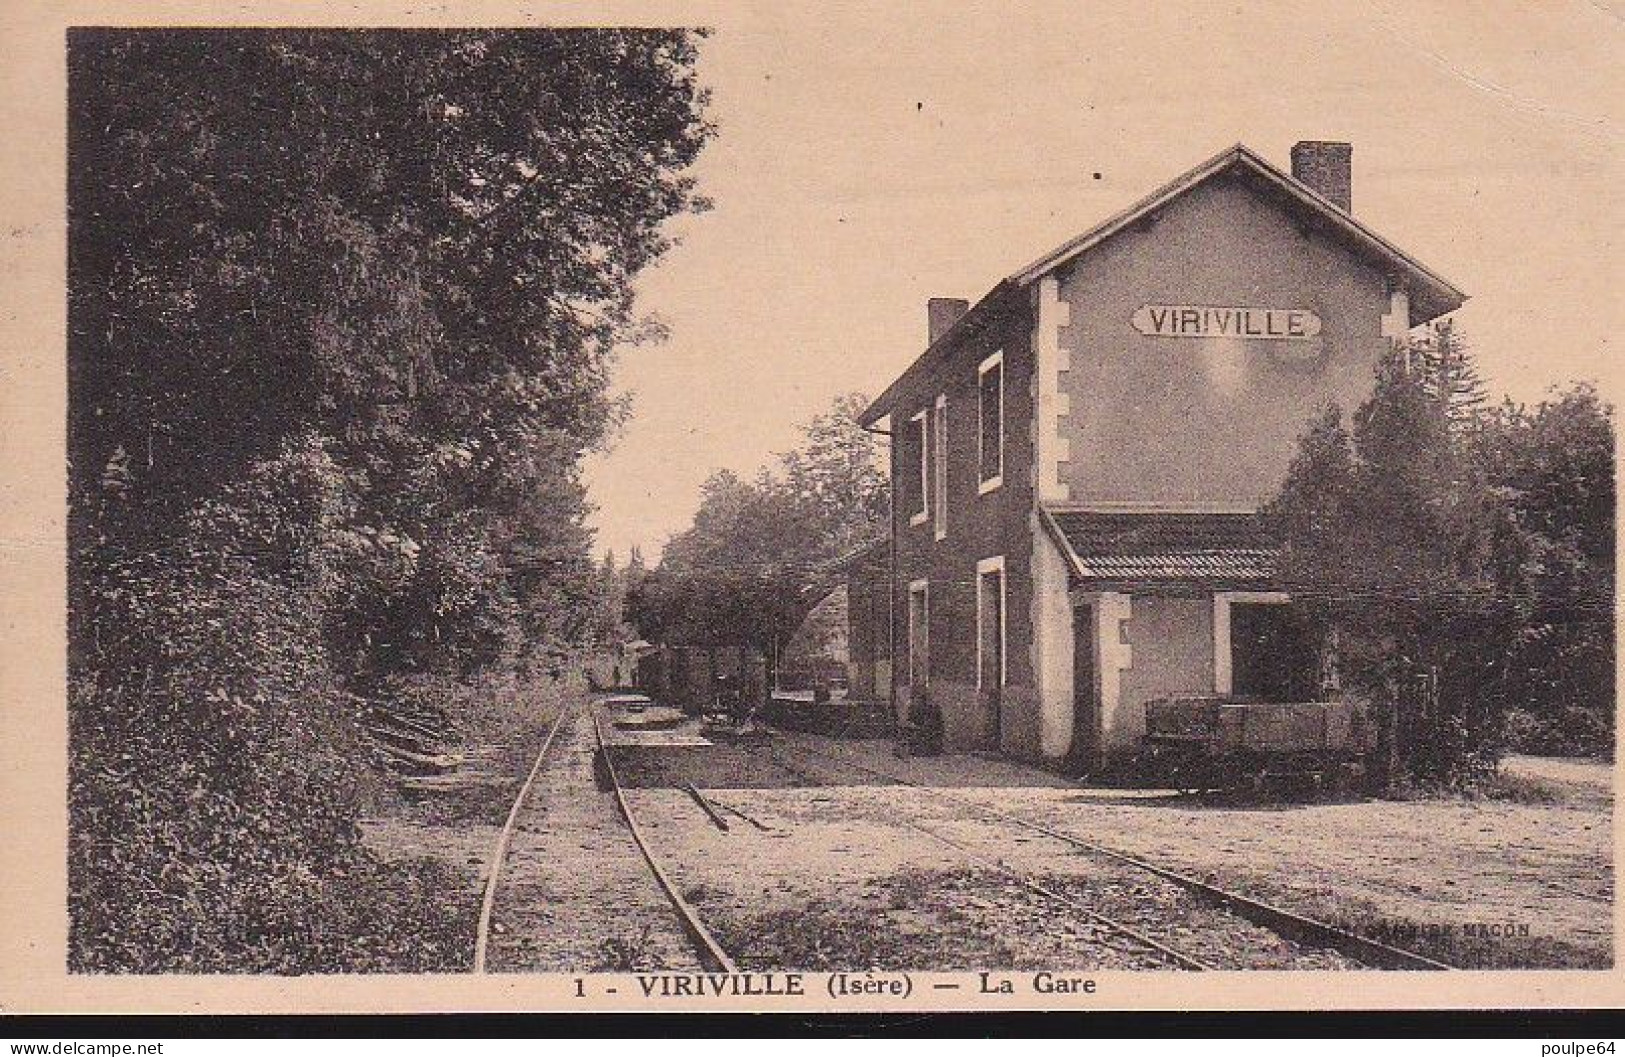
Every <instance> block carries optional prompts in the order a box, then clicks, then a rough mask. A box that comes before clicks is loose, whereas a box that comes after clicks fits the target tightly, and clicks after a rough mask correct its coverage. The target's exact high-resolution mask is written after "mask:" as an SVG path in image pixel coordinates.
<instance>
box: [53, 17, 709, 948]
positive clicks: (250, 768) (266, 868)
mask: <svg viewBox="0 0 1625 1057" xmlns="http://www.w3.org/2000/svg"><path fill="white" fill-rule="evenodd" d="M694 61H695V39H694V35H693V34H690V33H687V32H683V31H647V32H643V31H625V32H623V31H580V32H572V31H545V32H542V31H538V32H519V31H513V32H502V31H499V32H447V33H441V32H397V31H360V32H352V31H291V30H290V31H193V30H164V31H156V30H155V31H133V32H132V31H121V30H102V29H97V30H76V31H74V32H73V33H71V34H70V39H69V69H70V82H69V84H70V92H69V115H70V120H69V126H70V129H69V132H70V165H69V183H70V187H69V202H70V224H69V241H70V270H69V303H70V312H69V342H68V352H69V364H68V367H69V431H68V453H69V460H70V466H69V481H68V484H69V525H68V530H69V531H68V534H69V563H70V569H69V573H70V575H69V583H70V597H69V686H70V695H69V722H70V738H71V760H70V805H69V806H70V847H69V856H70V861H69V882H70V884H69V910H70V913H71V926H70V962H71V964H72V966H73V967H74V968H75V969H78V970H83V971H260V972H284V973H286V972H310V971H325V970H340V969H344V970H383V969H393V970H411V969H422V968H450V967H455V966H456V965H458V964H459V960H460V959H461V958H463V957H465V956H466V953H467V951H466V948H467V945H468V942H469V936H470V935H471V930H470V927H469V926H470V922H468V921H466V920H463V919H464V918H466V917H467V916H468V915H467V913H466V911H467V907H466V905H465V904H466V902H467V900H466V899H465V898H464V896H463V895H462V894H461V889H460V888H459V887H458V884H457V883H456V882H454V881H452V880H451V879H449V878H447V877H446V876H445V875H444V874H443V873H442V872H440V871H437V870H435V869H434V868H431V867H429V866H427V865H423V864H418V865H412V864H401V865H387V864H384V863H380V862H377V861H375V860H373V859H372V858H370V857H369V856H368V855H367V853H366V852H365V850H364V849H363V847H362V844H361V842H360V839H359V838H360V835H359V833H358V830H357V826H356V820H357V819H358V817H360V815H361V813H362V812H363V811H364V810H365V809H366V808H367V805H368V804H369V803H371V802H373V800H374V799H375V798H376V797H378V796H380V795H381V788H380V783H381V780H382V771H381V768H380V766H379V765H378V754H377V748H376V746H374V745H373V744H372V743H370V742H369V741H368V740H367V737H366V734H365V731H364V729H363V724H362V723H361V722H360V721H359V720H360V718H361V716H362V715H363V713H364V712H368V711H370V710H371V708H372V706H377V705H388V704H389V703H390V699H391V696H392V695H393V694H394V693H395V692H396V691H397V690H398V689H399V687H400V686H402V685H403V680H416V682H417V685H419V686H420V688H423V690H424V692H425V693H426V694H429V695H433V694H434V693H435V692H436V691H437V690H438V691H439V692H441V693H447V692H449V691H452V690H454V689H455V688H457V687H458V686H459V685H460V684H463V683H466V682H467V681H469V680H473V679H476V678H478V677H480V676H481V675H482V674H483V673H488V672H490V671H492V670H500V669H502V668H503V667H505V666H509V665H512V664H514V663H515V662H516V661H517V660H518V659H519V657H520V655H521V654H523V653H525V652H530V651H535V652H540V653H543V654H552V655H555V656H556V655H561V654H563V653H564V652H566V651H568V649H569V648H571V646H572V645H574V644H577V643H580V642H581V641H583V640H584V639H587V638H589V637H590V636H591V635H592V634H593V633H594V630H595V629H594V626H593V620H594V619H595V617H594V615H595V614H596V613H597V612H598V609H599V607H598V606H597V604H596V601H597V600H596V599H595V598H594V597H593V595H594V591H595V589H596V584H597V581H596V578H595V576H594V571H593V568H592V563H591V561H590V558H589V549H590V535H589V533H588V531H587V529H586V528H585V525H584V518H585V514H586V501H585V492H584V490H583V487H582V484H581V481H580V476H579V467H580V461H581V458H582V455H583V453H584V452H585V451H586V450H588V449H590V448H592V447H593V446H594V445H597V444H599V443H601V442H602V441H603V440H604V439H605V437H606V436H607V435H608V432H609V431H610V429H611V428H612V427H613V425H614V423H615V421H616V419H617V416H618V415H619V414H620V411H621V409H620V408H619V407H618V405H617V404H616V403H615V401H613V400H611V399H610V398H609V397H608V395H607V378H608V370H609V365H610V362H611V356H612V353H613V350H614V348H615V347H616V346H617V345H618V344H621V343H624V342H626V341H628V340H632V339H634V338H636V337H637V336H638V335H639V334H640V333H642V332H643V331H644V330H645V329H646V328H644V327H643V325H642V323H641V321H639V320H637V319H636V318H635V316H634V314H633V312H632V308H633V298H632V282H633V279H634V278H635V277H636V275H637V274H638V273H639V272H640V271H641V270H642V269H643V268H645V267H646V266H647V265H648V264H649V263H650V262H652V261H653V260H655V259H656V258H657V257H658V256H659V255H660V254H661V253H662V252H664V250H665V249H666V248H667V246H668V241H667V239H666V238H665V237H664V236H663V235H662V234H661V225H662V224H663V222H665V221H666V220H668V219H669V218H670V217H672V216H673V215H675V214H678V213H681V212H684V211H688V210H693V209H697V208H701V207H702V206H703V202H702V200H700V199H699V198H697V197H696V196H695V195H694V193H693V184H692V181H691V179H690V178H688V177H686V176H684V175H682V173H683V170H685V169H686V168H687V167H688V166H689V165H690V164H691V163H692V162H693V160H694V158H695V157H696V156H697V154H698V151H699V150H700V148H701V146H702V145H703V143H704V141H705V140H706V138H707V137H708V136H709V133H710V129H709V127H708V126H707V125H706V124H705V122H704V120H703V117H702V115H701V109H702V107H703V103H704V98H703V93H702V92H701V91H700V90H699V88H698V87H697V86H696V84H695V83H694V78H693V64H694Z"/></svg>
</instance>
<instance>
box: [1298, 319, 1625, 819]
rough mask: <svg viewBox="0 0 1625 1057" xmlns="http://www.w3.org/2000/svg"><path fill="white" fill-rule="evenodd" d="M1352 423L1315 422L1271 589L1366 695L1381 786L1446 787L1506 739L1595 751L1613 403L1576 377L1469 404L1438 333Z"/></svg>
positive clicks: (1477, 773) (1414, 348) (1461, 373)
mask: <svg viewBox="0 0 1625 1057" xmlns="http://www.w3.org/2000/svg"><path fill="white" fill-rule="evenodd" d="M1352 419H1353V422H1352V425H1353V428H1352V430H1350V429H1345V427H1344V424H1343V421H1344V420H1343V416H1342V413H1341V411H1340V410H1338V409H1336V408H1330V409H1328V410H1327V412H1326V413H1325V415H1324V416H1323V417H1322V418H1321V419H1320V420H1319V421H1318V422H1316V423H1315V424H1314V425H1313V427H1312V428H1311V429H1310V430H1309V432H1308V433H1307V434H1306V435H1305V437H1304V439H1303V442H1302V444H1301V446H1300V449H1299V452H1298V455H1297V457H1296V459H1295V461H1294V462H1293V464H1292V467H1291V469H1290V471H1289V474H1288V479H1287V481H1286V484H1285V486H1284V487H1283V489H1282V491H1281V493H1280V494H1279V495H1278V496H1277V497H1276V499H1275V500H1274V502H1273V503H1272V504H1271V506H1270V507H1269V514H1270V515H1271V517H1272V518H1273V520H1274V523H1275V525H1276V527H1277V529H1278V531H1279V532H1280V534H1281V537H1282V539H1283V541H1284V545H1283V548H1282V563H1281V566H1282V567H1281V577H1282V579H1283V581H1284V582H1285V583H1286V584H1287V586H1288V587H1289V589H1290V590H1291V591H1292V593H1293V596H1294V598H1295V599H1296V600H1297V601H1298V602H1299V604H1300V605H1301V606H1302V607H1303V609H1304V610H1305V612H1306V613H1307V614H1308V615H1309V616H1310V617H1311V618H1312V619H1313V621H1314V623H1315V624H1317V625H1318V629H1319V631H1320V633H1321V636H1322V641H1323V642H1324V643H1326V645H1327V646H1328V647H1330V648H1331V652H1333V653H1334V654H1335V656H1336V658H1337V666H1338V668H1339V669H1340V671H1341V674H1342V677H1343V680H1344V683H1345V686H1346V687H1347V689H1349V690H1352V691H1355V692H1359V693H1361V694H1363V695H1365V696H1366V697H1368V698H1369V699H1370V700H1372V701H1373V703H1374V706H1375V707H1374V712H1375V715H1376V718H1377V727H1378V742H1379V746H1378V752H1377V758H1376V764H1377V767H1376V768H1375V771H1376V773H1377V774H1378V775H1379V777H1380V779H1381V780H1382V781H1384V782H1386V783H1388V784H1390V785H1393V784H1396V783H1404V782H1410V783H1421V784H1423V785H1426V786H1430V787H1445V788H1462V787H1465V786H1469V785H1472V784H1474V783H1476V782H1479V781H1481V780H1482V779H1483V778H1485V777H1486V776H1488V775H1490V774H1492V773H1494V771H1495V768H1496V763H1497V760H1498V757H1499V754H1500V753H1501V752H1502V751H1503V749H1505V748H1507V747H1509V746H1511V747H1518V748H1526V747H1527V746H1529V745H1533V744H1542V745H1546V746H1548V747H1550V748H1551V749H1552V750H1553V751H1557V750H1558V748H1559V747H1561V748H1562V750H1563V751H1573V750H1576V749H1581V748H1582V747H1584V748H1583V751H1586V752H1595V751H1597V750H1598V749H1599V748H1600V747H1601V744H1600V743H1601V742H1602V741H1603V740H1605V739H1607V740H1610V741H1611V732H1612V710H1613V659H1614V653H1613V643H1614V620H1613V603H1612V599H1613V590H1614V554H1613V540H1614V475H1613V444H1614V440H1613V423H1612V409H1611V408H1609V407H1608V406H1607V405H1606V404H1604V403H1603V402H1602V401H1600V400H1599V399H1598V398H1597V396H1596V394H1595V392H1594V391H1593V390H1591V389H1590V388H1589V387H1587V386H1584V385H1581V386H1576V387H1574V388H1572V389H1571V390H1569V391H1568V392H1566V393H1563V394H1560V395H1558V396H1557V397H1556V398H1554V399H1552V400H1548V401H1546V402H1543V403H1541V404H1539V405H1537V406H1536V407H1534V408H1527V407H1523V406H1520V405H1513V404H1511V403H1508V404H1505V405H1503V406H1501V407H1499V408H1486V407H1485V406H1484V400H1483V395H1482V392H1481V386H1480V384H1479V382H1478V381H1477V377H1476V372H1475V371H1474V369H1473V366H1472V361H1471V357H1470V356H1469V354H1468V352H1467V350H1466V348H1465V346H1464V345H1463V344H1462V341H1461V338H1460V335H1459V334H1457V333H1456V332H1455V331H1454V330H1453V328H1451V327H1450V326H1449V325H1441V326H1439V327H1437V328H1436V329H1434V330H1433V331H1431V332H1430V333H1428V334H1427V335H1426V336H1424V337H1421V338H1419V339H1417V340H1415V341H1413V342H1412V343H1410V344H1409V345H1405V346H1396V347H1395V348H1394V349H1393V350H1391V352H1390V354H1389V355H1388V356H1386V357H1385V358H1384V359H1383V361H1382V363H1381V364H1380V366H1379V369H1378V372H1377V380H1376V386H1375V390H1374V392H1373V394H1372V396H1371V397H1370V399H1369V400H1367V401H1366V402H1365V403H1364V404H1362V405H1361V406H1360V407H1359V408H1358V409H1356V411H1355V413H1354V415H1353V416H1352Z"/></svg>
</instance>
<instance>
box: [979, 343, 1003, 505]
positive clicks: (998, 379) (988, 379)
mask: <svg viewBox="0 0 1625 1057" xmlns="http://www.w3.org/2000/svg"><path fill="white" fill-rule="evenodd" d="M976 394H977V401H976V402H977V406H978V409H979V418H980V427H981V428H980V432H979V433H978V435H977V440H976V461H977V480H978V482H979V483H978V485H977V491H978V492H979V493H981V492H991V491H993V489H995V488H997V487H999V485H1000V484H1002V483H1003V481H1004V353H1003V352H995V353H994V354H993V355H991V356H989V357H988V358H987V359H985V360H983V361H982V364H981V366H980V367H978V368H977V369H976Z"/></svg>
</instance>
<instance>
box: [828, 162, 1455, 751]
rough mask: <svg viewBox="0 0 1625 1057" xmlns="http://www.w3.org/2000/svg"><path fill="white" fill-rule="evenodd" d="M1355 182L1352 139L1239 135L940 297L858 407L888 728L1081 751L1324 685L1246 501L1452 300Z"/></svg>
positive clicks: (1266, 494) (967, 742)
mask: <svg viewBox="0 0 1625 1057" xmlns="http://www.w3.org/2000/svg"><path fill="white" fill-rule="evenodd" d="M1351 180H1352V148H1351V146H1350V145H1349V144H1347V143H1331V142H1318V141H1316V142H1303V143H1299V144H1297V145H1296V146H1295V147H1294V148H1293V150H1292V156H1291V172H1290V174H1289V173H1287V172H1284V171H1282V170H1281V169H1279V168H1277V167H1276V166H1274V165H1272V164H1270V163H1269V162H1267V161H1265V160H1264V159H1263V158H1261V157H1260V156H1259V155H1257V154H1256V153H1254V152H1253V151H1251V150H1249V149H1248V148H1247V147H1245V146H1240V145H1238V146H1236V147H1233V148H1231V149H1229V150H1226V151H1224V152H1222V153H1220V154H1218V155H1217V156H1215V157H1213V158H1210V159H1208V160H1207V161H1204V162H1202V163H1201V164H1200V165H1198V166H1196V167H1195V168H1193V169H1191V170H1190V171H1188V172H1186V173H1184V174H1183V175H1181V176H1179V177H1177V178H1176V179H1174V180H1173V181H1171V182H1170V183H1168V184H1166V185H1164V186H1163V187H1161V188H1158V189H1157V190H1156V191H1154V192H1153V193H1152V194H1150V195H1149V196H1148V197H1146V198H1144V199H1142V200H1141V201H1140V202H1138V203H1136V204H1135V205H1133V206H1131V207H1130V208H1128V209H1126V210H1125V211H1123V212H1121V213H1119V214H1118V215H1116V216H1114V217H1111V218H1110V219H1108V220H1107V221H1105V222H1104V223H1102V224H1100V225H1099V226H1097V227H1095V228H1093V229H1091V230H1089V231H1087V232H1084V233H1083V234H1081V235H1079V236H1077V237H1076V238H1073V239H1071V240H1070V241H1068V242H1067V243H1065V244H1064V245H1062V246H1060V247H1059V248H1057V249H1055V250H1054V251H1053V252H1051V253H1048V254H1046V255H1044V256H1043V257H1041V258H1039V259H1038V260H1036V261H1034V262H1033V263H1032V264H1030V265H1028V266H1027V267H1025V268H1023V269H1021V270H1020V271H1017V272H1014V273H1013V274H1010V275H1009V276H1007V277H1006V278H1004V279H1003V280H1001V281H1000V282H998V283H997V284H996V285H995V286H994V287H993V288H992V289H991V290H990V291H988V292H987V294H985V295H984V296H983V297H982V298H981V299H980V300H979V301H977V302H976V303H975V304H974V305H972V304H970V303H969V302H967V301H963V300H957V299H951V298H932V299H931V300H930V302H929V304H928V306H927V317H928V330H929V335H928V343H927V348H926V349H925V351H924V352H923V353H922V354H921V355H920V356H919V357H918V358H917V359H916V360H915V361H914V363H913V364H912V365H911V366H910V367H909V368H908V369H907V370H906V371H905V372H904V373H903V374H902V375H901V376H900V377H899V378H897V380H896V381H895V382H893V383H892V384H891V385H890V386H889V387H888V388H887V389H886V391H885V392H884V393H882V394H881V395H880V397H879V398H877V399H876V400H875V401H874V403H873V404H872V405H870V406H869V407H868V408H867V409H866V410H865V411H864V412H863V414H862V416H861V421H862V423H863V424H864V425H866V426H870V427H874V428H880V429H884V430H886V431H887V432H889V433H890V434H891V445H890V448H891V475H892V486H893V493H892V494H893V511H892V524H891V539H890V541H889V546H888V550H889V553H888V554H885V555H884V557H883V558H882V556H881V555H879V554H871V555H870V556H869V560H868V561H867V562H866V563H860V566H861V567H863V568H868V569H869V570H871V575H881V576H883V577H884V578H883V580H882V583H883V584H884V587H883V588H882V591H883V593H884V594H885V595H886V596H887V597H886V601H887V604H886V605H885V606H874V605H860V606H855V607H853V610H852V612H853V614H854V616H853V620H854V622H855V624H854V629H853V633H852V642H853V648H854V650H853V652H854V656H853V664H854V666H855V667H862V668H863V669H864V671H866V672H867V673H870V674H869V676H868V680H867V682H868V684H869V685H870V686H873V687H874V689H875V691H876V692H879V693H884V694H887V695H889V696H890V698H891V701H892V704H893V707H894V709H895V710H896V712H897V714H898V716H899V718H900V719H904V720H909V719H916V718H918V717H919V716H920V715H921V714H922V710H923V708H924V707H925V703H926V702H929V705H930V706H931V708H932V710H933V711H935V712H936V713H938V714H939V715H940V717H941V722H942V726H943V734H944V742H945V744H946V746H947V747H948V748H949V749H951V750H972V749H983V750H992V751H998V752H1001V753H1004V754H1006V755H1010V756H1014V757H1018V758H1023V759H1030V760H1037V761H1045V762H1048V763H1051V764H1056V765H1072V766H1075V767H1076V768H1077V769H1089V768H1093V767H1096V766H1098V765H1100V764H1101V763H1102V762H1104V761H1107V760H1109V759H1111V758H1112V757H1114V756H1115V755H1117V754H1121V753H1127V752H1132V751H1133V750H1134V749H1135V748H1136V747H1137V745H1138V743H1139V739H1140V738H1141V736H1142V735H1143V733H1144V729H1145V727H1144V723H1145V705H1146V703H1147V702H1148V701H1152V700H1156V699H1159V698H1167V697H1182V696H1208V695H1211V696H1220V697H1236V698H1244V699H1245V698H1256V699H1260V700H1312V699H1314V696H1315V695H1317V694H1320V693H1321V692H1323V690H1324V687H1323V686H1321V685H1320V684H1319V682H1317V675H1316V664H1317V661H1318V658H1316V657H1315V656H1314V655H1313V654H1314V652H1315V650H1314V647H1313V646H1312V645H1311V644H1309V643H1308V642H1306V641H1300V639H1301V633H1300V632H1298V631H1297V630H1296V627H1297V625H1296V623H1295V621H1294V620H1293V619H1292V614H1291V606H1290V599H1289V598H1288V596H1287V595H1286V594H1284V593H1283V592H1282V591H1281V589H1280V585H1279V584H1278V583H1277V582H1276V580H1275V578H1274V572H1275V557H1276V550H1275V547H1274V545H1273V544H1272V541H1271V540H1270V539H1269V538H1268V537H1267V533H1266V531H1265V527H1264V525H1263V524H1262V522H1261V520H1260V518H1259V516H1258V511H1259V509H1260V507H1261V505H1262V504H1264V503H1265V502H1266V501H1268V500H1269V499H1270V498H1271V497H1272V496H1273V495H1274V494H1275V492H1276V491H1277V490H1278V488H1279V486H1280V485H1281V483H1282V482H1283V481H1284V479H1285V476H1286V472H1287V468H1288V464H1289V463H1290V461H1291V459H1292V457H1293V455H1294V454H1295V452H1296V450H1297V443H1298V440H1299V437H1300V436H1301V435H1302V433H1303V432H1304V431H1305V430H1306V429H1307V427H1308V425H1309V423H1310V421H1311V419H1312V418H1313V417H1314V416H1315V415H1316V414H1317V413H1318V412H1319V411H1320V410H1321V409H1323V408H1324V407H1325V406H1326V405H1327V404H1328V403H1336V404H1338V405H1339V406H1341V407H1342V408H1343V409H1344V410H1345V411H1352V410H1353V409H1354V408H1355V407H1356V406H1358V405H1359V404H1360V403H1361V402H1362V401H1363V400H1364V399H1365V398H1366V397H1367V396H1368V395H1369V393H1370V391H1371V388H1372V386H1373V384H1374V376H1373V372H1374V368H1375V367H1376V364H1377V362H1378V360H1379V358H1380V357H1381V355H1382V354H1383V352H1384V351H1385V350H1386V349H1387V347H1388V345H1389V343H1390V342H1392V341H1395V340H1399V339H1403V338H1404V337H1405V336H1406V334H1407V333H1408V332H1409V331H1410V330H1411V329H1412V328H1414V327H1418V326H1421V325H1424V324H1426V323H1428V322H1430V321H1432V320H1434V319H1436V318H1438V317H1440V316H1442V315H1444V314H1446V313H1448V312H1451V311H1454V310H1455V309H1457V308H1458V307H1460V306H1461V304H1462V303H1463V301H1464V300H1465V295H1464V294H1463V293H1462V292H1461V291H1459V290H1458V289H1456V287H1454V286H1452V285H1451V284H1450V283H1449V282H1447V281H1446V280H1445V279H1443V278H1441V277H1440V276H1439V275H1438V274H1437V273H1436V272H1434V271H1432V270H1430V269H1429V268H1427V267H1425V266H1424V265H1422V264H1421V263H1419V262H1418V261H1416V260H1415V259H1414V258H1412V257H1411V256H1409V255H1408V254H1406V253H1405V252H1404V251H1403V250H1401V249H1399V248H1398V247H1397V246H1396V245H1395V244H1393V243H1392V242H1389V241H1388V240H1387V239H1386V238H1384V237H1383V236H1382V235H1379V234H1378V233H1376V232H1375V231H1373V230H1371V229H1370V228H1369V227H1367V226H1366V225H1365V224H1363V223H1361V222H1360V221H1359V220H1358V219H1356V218H1355V216H1354V215H1353V214H1352V211H1351V199H1352V187H1351ZM877 569H878V570H884V571H883V572H882V573H875V572H874V570H877ZM861 620H869V621H871V622H873V623H874V625H875V626H873V627H868V628H860V627H858V626H857V623H856V622H858V621H861ZM882 622H883V626H882Z"/></svg>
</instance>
